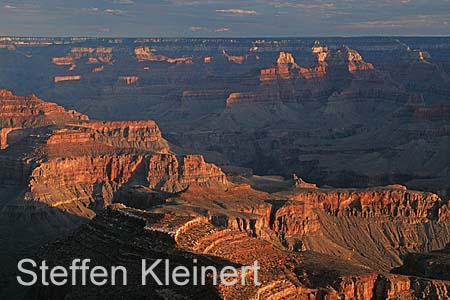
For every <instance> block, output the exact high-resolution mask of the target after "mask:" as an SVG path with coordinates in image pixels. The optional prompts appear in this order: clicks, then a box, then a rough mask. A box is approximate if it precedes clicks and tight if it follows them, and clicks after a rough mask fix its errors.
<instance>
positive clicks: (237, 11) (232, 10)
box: [216, 8, 258, 16]
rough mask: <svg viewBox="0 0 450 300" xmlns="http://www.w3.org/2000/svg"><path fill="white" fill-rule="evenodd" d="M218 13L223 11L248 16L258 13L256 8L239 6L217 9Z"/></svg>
mask: <svg viewBox="0 0 450 300" xmlns="http://www.w3.org/2000/svg"><path fill="white" fill-rule="evenodd" d="M216 13H223V14H229V15H236V16H248V15H256V14H258V13H257V12H256V10H246V9H239V8H230V9H216Z"/></svg>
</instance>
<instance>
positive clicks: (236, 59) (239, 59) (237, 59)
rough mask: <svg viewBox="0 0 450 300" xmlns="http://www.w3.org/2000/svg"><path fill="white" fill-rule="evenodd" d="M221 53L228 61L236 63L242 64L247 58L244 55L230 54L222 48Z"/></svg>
mask: <svg viewBox="0 0 450 300" xmlns="http://www.w3.org/2000/svg"><path fill="white" fill-rule="evenodd" d="M222 55H223V56H224V57H225V58H226V59H227V60H228V61H229V62H233V63H235V64H238V65H242V64H243V63H244V62H245V60H246V59H247V57H246V56H244V55H230V54H228V52H227V51H226V50H225V49H222Z"/></svg>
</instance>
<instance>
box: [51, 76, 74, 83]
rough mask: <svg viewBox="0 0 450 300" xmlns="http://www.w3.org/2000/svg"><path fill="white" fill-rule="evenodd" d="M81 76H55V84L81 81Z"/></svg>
mask: <svg viewBox="0 0 450 300" xmlns="http://www.w3.org/2000/svg"><path fill="white" fill-rule="evenodd" d="M80 80H81V75H70V76H55V77H54V78H53V82H55V83H58V82H64V81H80Z"/></svg>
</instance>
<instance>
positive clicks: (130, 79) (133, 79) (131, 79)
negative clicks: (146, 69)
mask: <svg viewBox="0 0 450 300" xmlns="http://www.w3.org/2000/svg"><path fill="white" fill-rule="evenodd" d="M119 81H121V82H124V83H125V84H127V85H131V84H136V83H137V82H138V81H139V76H120V77H119Z"/></svg>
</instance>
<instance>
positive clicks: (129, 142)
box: [77, 120, 169, 153]
mask: <svg viewBox="0 0 450 300" xmlns="http://www.w3.org/2000/svg"><path fill="white" fill-rule="evenodd" d="M77 127H78V128H82V129H88V130H89V131H91V134H92V136H93V139H94V140H95V141H97V142H102V143H107V144H109V145H111V146H112V147H114V148H133V149H140V150H147V151H152V152H158V153H168V152H169V145H168V143H167V141H165V140H164V139H163V137H162V133H161V131H160V130H159V127H158V125H157V124H156V122H155V121H152V120H148V121H129V122H120V121H113V122H101V121H95V122H85V123H82V124H78V125H77Z"/></svg>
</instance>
